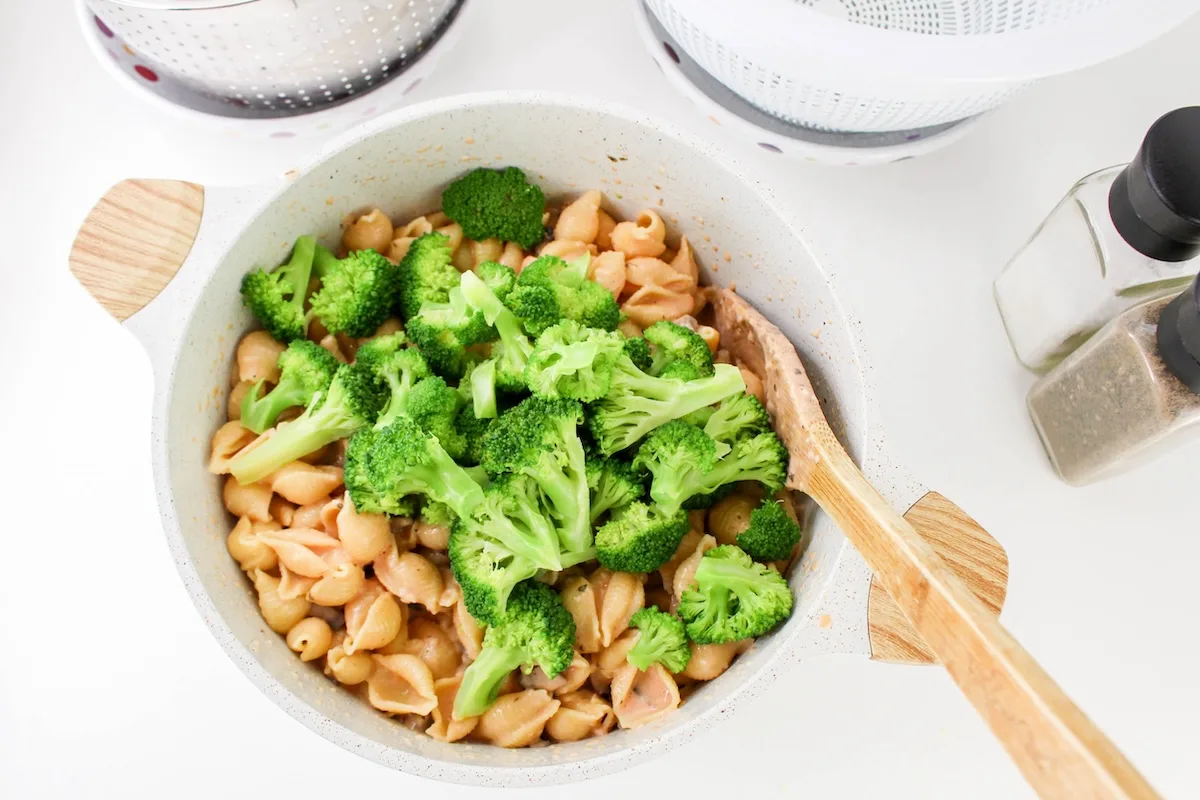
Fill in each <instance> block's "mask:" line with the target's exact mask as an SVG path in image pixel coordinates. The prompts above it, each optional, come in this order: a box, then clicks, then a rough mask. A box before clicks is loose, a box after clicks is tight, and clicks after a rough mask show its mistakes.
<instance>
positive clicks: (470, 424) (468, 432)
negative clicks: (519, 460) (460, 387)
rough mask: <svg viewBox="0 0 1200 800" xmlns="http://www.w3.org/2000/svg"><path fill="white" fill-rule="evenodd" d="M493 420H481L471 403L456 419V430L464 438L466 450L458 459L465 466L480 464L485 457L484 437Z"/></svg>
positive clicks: (463, 408)
mask: <svg viewBox="0 0 1200 800" xmlns="http://www.w3.org/2000/svg"><path fill="white" fill-rule="evenodd" d="M492 422H493V420H492V419H488V418H485V419H480V418H479V417H477V416H475V409H474V408H473V407H472V406H471V404H470V403H468V404H466V405H465V406H463V407H462V410H461V411H459V412H458V416H457V417H455V418H454V429H455V430H456V431H458V435H459V436H461V437H462V440H463V443H464V445H465V448H466V449H465V450H464V451H463V454H462V456H461V457H460V458H459V459H458V460H459V462H460V463H463V464H478V463H479V459H480V457H481V456H482V455H483V436H484V434H486V433H487V431H488V428H489V427H491V425H492Z"/></svg>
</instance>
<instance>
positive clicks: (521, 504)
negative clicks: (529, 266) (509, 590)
mask: <svg viewBox="0 0 1200 800" xmlns="http://www.w3.org/2000/svg"><path fill="white" fill-rule="evenodd" d="M464 524H465V525H466V527H468V528H471V527H478V528H479V529H480V530H481V531H482V533H483V534H484V535H486V536H487V537H489V538H491V539H494V540H496V541H497V542H499V543H500V544H501V545H502V546H503V547H504V548H505V549H507V550H508V551H509V552H511V553H514V554H516V555H517V556H520V557H521V558H523V559H524V560H526V561H528V562H529V563H530V564H532V565H533V566H535V567H537V568H538V569H544V570H550V571H551V572H557V571H558V570H561V569H562V568H563V564H562V559H561V557H560V555H559V541H558V531H557V530H556V529H555V526H554V521H553V519H552V518H551V516H550V514H549V513H548V511H547V509H546V508H545V497H544V495H543V494H542V492H541V490H540V489H539V488H538V485H537V482H536V481H534V480H533V479H532V478H530V477H528V476H525V475H504V476H502V477H500V478H497V479H496V481H495V482H494V483H492V485H491V486H489V487H488V488H487V491H485V492H484V493H483V502H481V503H480V504H479V505H478V506H476V507H475V511H474V513H472V515H471V517H470V519H468V520H464Z"/></svg>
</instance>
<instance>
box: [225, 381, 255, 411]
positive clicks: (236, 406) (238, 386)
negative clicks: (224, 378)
mask: <svg viewBox="0 0 1200 800" xmlns="http://www.w3.org/2000/svg"><path fill="white" fill-rule="evenodd" d="M252 386H254V381H238V382H237V383H235V384H234V385H233V388H232V389H230V390H229V399H228V400H227V401H226V402H225V416H226V417H228V418H229V419H230V420H231V421H232V420H237V419H241V418H242V401H243V400H245V399H246V392H248V391H250V388H251V387H252Z"/></svg>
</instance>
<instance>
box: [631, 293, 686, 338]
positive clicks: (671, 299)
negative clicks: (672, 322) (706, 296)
mask: <svg viewBox="0 0 1200 800" xmlns="http://www.w3.org/2000/svg"><path fill="white" fill-rule="evenodd" d="M694 309H695V299H694V298H693V297H692V295H691V294H682V293H680V292H673V291H671V290H669V289H664V288H663V287H661V286H658V285H656V284H649V285H647V286H642V287H641V288H639V289H638V290H637V291H635V292H634V293H633V294H632V295H630V297H629V299H628V300H626V301H625V302H624V303H623V304H622V305H621V311H623V312H624V313H625V314H626V315H627V316H628V317H629V318H630V319H631V320H633V321H634V322H635V323H637V324H638V325H640V326H641V327H642V328H649V327H650V326H651V325H653V324H654V323H656V322H661V321H662V320H664V319H675V318H676V317H681V316H683V315H684V314H690V313H692V311H693V310H694Z"/></svg>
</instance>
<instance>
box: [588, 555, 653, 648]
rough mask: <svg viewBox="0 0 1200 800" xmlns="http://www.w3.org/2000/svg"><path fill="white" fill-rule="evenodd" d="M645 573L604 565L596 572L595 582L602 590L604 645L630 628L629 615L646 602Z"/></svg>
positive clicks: (601, 607) (602, 639) (601, 618)
mask: <svg viewBox="0 0 1200 800" xmlns="http://www.w3.org/2000/svg"><path fill="white" fill-rule="evenodd" d="M643 580H644V576H642V575H635V574H633V573H631V572H610V571H609V570H607V569H604V568H603V567H602V568H600V569H598V570H596V572H594V573H592V578H591V583H592V585H593V586H595V587H596V588H597V590H598V591H599V609H600V644H601V645H603V646H604V647H607V646H608V645H610V644H612V642H613V640H614V639H616V638H617V637H618V636H620V635H621V632H622V631H624V630H625V629H626V628H628V627H629V618H630V617H632V616H633V614H634V612H635V611H637V610H638V609H639V608H641V607H642V606H644V605H645V604H646V591H645V587H644V586H643Z"/></svg>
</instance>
